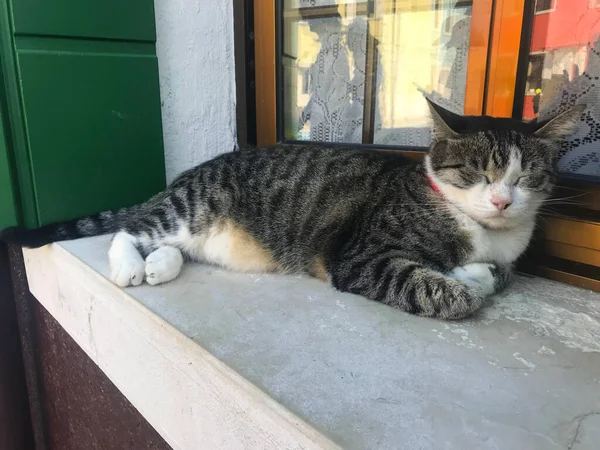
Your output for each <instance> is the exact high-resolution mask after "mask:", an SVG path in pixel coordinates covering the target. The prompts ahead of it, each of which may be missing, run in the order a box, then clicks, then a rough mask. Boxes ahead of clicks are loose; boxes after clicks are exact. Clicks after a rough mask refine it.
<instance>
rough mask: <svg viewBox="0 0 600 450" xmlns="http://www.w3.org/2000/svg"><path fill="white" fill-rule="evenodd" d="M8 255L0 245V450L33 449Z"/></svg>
mask: <svg viewBox="0 0 600 450" xmlns="http://www.w3.org/2000/svg"><path fill="white" fill-rule="evenodd" d="M33 448H34V445H33V431H32V428H31V419H30V414H29V402H28V398H27V388H26V385H25V372H24V368H23V359H22V357H21V344H20V340H19V327H18V326H17V311H16V308H15V299H14V294H13V289H12V282H11V279H10V266H9V260H8V252H7V249H6V246H5V245H4V244H0V449H7V450H8V449H15V450H29V449H33Z"/></svg>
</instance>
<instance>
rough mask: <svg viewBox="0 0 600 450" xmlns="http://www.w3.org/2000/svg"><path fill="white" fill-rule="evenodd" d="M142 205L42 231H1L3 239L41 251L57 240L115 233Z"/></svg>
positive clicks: (12, 229)
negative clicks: (41, 248) (43, 247)
mask: <svg viewBox="0 0 600 450" xmlns="http://www.w3.org/2000/svg"><path fill="white" fill-rule="evenodd" d="M137 209H138V206H133V207H130V208H122V209H118V210H114V211H105V212H101V213H97V214H92V215H90V216H85V217H80V218H78V219H73V220H68V221H65V222H57V223H51V224H49V225H44V226H42V227H40V228H34V229H29V228H22V227H11V228H5V229H4V230H2V231H0V240H2V241H4V242H6V243H9V244H16V245H20V246H22V247H27V248H38V247H42V246H43V245H46V244H50V243H52V242H57V241H68V240H72V239H79V238H82V237H88V236H99V235H101V234H108V233H115V232H117V231H119V229H120V228H121V226H122V224H123V223H124V222H125V220H126V219H127V218H128V217H131V215H132V214H135V212H136V211H137Z"/></svg>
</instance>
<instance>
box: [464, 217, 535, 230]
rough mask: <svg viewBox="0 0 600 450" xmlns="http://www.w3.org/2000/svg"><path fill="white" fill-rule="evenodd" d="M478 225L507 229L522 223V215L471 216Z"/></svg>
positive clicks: (493, 228)
mask: <svg viewBox="0 0 600 450" xmlns="http://www.w3.org/2000/svg"><path fill="white" fill-rule="evenodd" d="M472 218H473V219H474V220H476V221H477V222H478V223H479V224H480V225H482V226H484V227H485V228H489V229H491V230H509V229H511V228H515V227H517V226H519V225H520V224H521V223H523V220H524V218H523V217H510V216H503V215H497V216H488V217H472Z"/></svg>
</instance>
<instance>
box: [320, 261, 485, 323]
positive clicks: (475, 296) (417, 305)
mask: <svg viewBox="0 0 600 450" xmlns="http://www.w3.org/2000/svg"><path fill="white" fill-rule="evenodd" d="M328 272H329V274H330V275H331V281H332V284H333V286H334V287H335V288H336V289H339V290H340V291H344V292H351V293H354V294H359V295H362V296H364V297H367V298H369V299H371V300H375V301H379V302H381V303H385V304H387V305H390V306H393V307H395V308H398V309H401V310H403V311H406V312H408V313H411V314H417V315H420V316H427V317H437V318H441V319H460V318H463V317H466V316H469V315H470V314H472V313H473V312H475V311H476V310H478V309H479V308H480V307H481V305H482V304H483V301H484V298H485V294H484V293H483V292H482V291H481V290H480V289H477V288H475V287H473V286H469V285H467V284H466V283H463V282H462V281H459V280H457V279H455V278H452V277H449V276H446V275H444V274H442V273H440V272H436V271H434V270H431V269H428V268H426V267H423V266H422V265H421V264H419V263H417V262H414V261H411V260H408V259H404V258H401V257H381V258H374V259H372V260H371V261H369V262H367V263H364V261H361V262H359V261H356V262H342V263H340V264H329V265H328Z"/></svg>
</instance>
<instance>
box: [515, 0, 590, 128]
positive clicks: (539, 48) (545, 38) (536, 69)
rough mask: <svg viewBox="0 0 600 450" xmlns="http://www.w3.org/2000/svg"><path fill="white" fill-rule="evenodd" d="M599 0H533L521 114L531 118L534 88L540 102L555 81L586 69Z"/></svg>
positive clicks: (552, 92) (533, 116)
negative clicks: (531, 28)
mask: <svg viewBox="0 0 600 450" xmlns="http://www.w3.org/2000/svg"><path fill="white" fill-rule="evenodd" d="M599 8H600V1H596V0H568V1H565V0H537V2H536V6H535V11H536V12H535V16H534V19H533V33H532V38H531V50H530V56H529V67H528V72H527V86H526V91H525V106H524V109H523V117H524V118H526V119H533V118H535V117H536V116H537V114H535V113H534V97H535V92H536V89H541V90H542V96H543V97H542V98H543V103H546V102H548V101H550V100H551V99H550V98H547V96H548V95H554V93H556V92H557V89H554V87H555V86H554V85H555V84H560V83H562V81H563V76H564V75H567V76H568V77H569V79H573V77H575V76H577V75H578V74H579V73H581V72H583V71H584V70H586V69H587V64H588V50H589V48H590V46H591V45H592V44H593V42H594V41H595V40H596V39H597V37H598V35H599V34H600V9H599Z"/></svg>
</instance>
